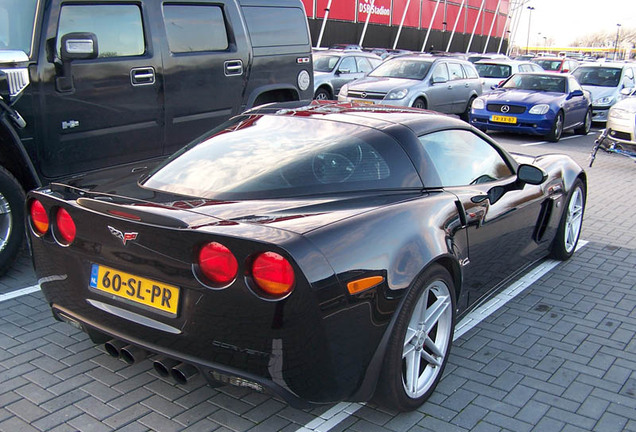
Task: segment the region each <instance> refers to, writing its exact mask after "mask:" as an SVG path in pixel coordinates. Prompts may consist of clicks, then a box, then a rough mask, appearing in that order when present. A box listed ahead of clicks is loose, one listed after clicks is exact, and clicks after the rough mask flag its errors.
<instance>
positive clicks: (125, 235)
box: [108, 225, 138, 246]
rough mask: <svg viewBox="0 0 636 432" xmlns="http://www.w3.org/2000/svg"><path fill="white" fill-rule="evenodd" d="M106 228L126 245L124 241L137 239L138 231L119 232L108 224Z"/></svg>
mask: <svg viewBox="0 0 636 432" xmlns="http://www.w3.org/2000/svg"><path fill="white" fill-rule="evenodd" d="M108 230H109V231H110V233H111V234H112V235H114V236H115V237H117V238H118V239H119V240H121V242H122V243H123V244H124V246H126V242H127V241H130V240H136V239H137V235H138V233H136V232H129V233H124V232H121V231H119V230H118V229H117V228H113V227H112V226H110V225H108Z"/></svg>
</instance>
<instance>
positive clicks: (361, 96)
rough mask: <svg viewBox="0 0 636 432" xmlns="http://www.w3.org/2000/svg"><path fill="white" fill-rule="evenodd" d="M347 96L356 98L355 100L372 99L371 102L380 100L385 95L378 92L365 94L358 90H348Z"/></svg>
mask: <svg viewBox="0 0 636 432" xmlns="http://www.w3.org/2000/svg"><path fill="white" fill-rule="evenodd" d="M347 96H349V97H352V98H356V99H372V100H382V99H384V96H386V93H378V92H365V91H360V90H349V92H348V93H347Z"/></svg>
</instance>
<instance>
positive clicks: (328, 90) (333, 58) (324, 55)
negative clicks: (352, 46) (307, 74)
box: [313, 50, 382, 100]
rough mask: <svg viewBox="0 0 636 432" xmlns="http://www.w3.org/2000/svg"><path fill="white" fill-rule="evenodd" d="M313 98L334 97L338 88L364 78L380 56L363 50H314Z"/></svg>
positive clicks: (376, 63)
mask: <svg viewBox="0 0 636 432" xmlns="http://www.w3.org/2000/svg"><path fill="white" fill-rule="evenodd" d="M313 56H314V99H318V100H327V99H335V96H336V95H337V94H338V92H339V91H340V88H341V87H342V86H343V85H345V84H347V83H349V82H351V81H353V80H356V79H360V78H364V77H365V75H366V74H368V73H369V72H371V71H372V70H373V69H375V68H376V67H377V66H378V65H379V64H380V63H382V58H381V57H379V56H377V55H375V54H372V53H367V52H363V51H354V50H328V51H318V52H314V54H313Z"/></svg>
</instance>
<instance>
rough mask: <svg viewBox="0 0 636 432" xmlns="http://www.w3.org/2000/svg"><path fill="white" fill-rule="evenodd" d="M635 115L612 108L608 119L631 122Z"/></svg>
mask: <svg viewBox="0 0 636 432" xmlns="http://www.w3.org/2000/svg"><path fill="white" fill-rule="evenodd" d="M634 115H636V113H634V112H632V111H628V110H625V109H621V108H612V109H611V110H610V112H609V117H610V118H612V119H614V120H631V119H633V118H634Z"/></svg>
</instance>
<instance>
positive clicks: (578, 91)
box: [568, 90, 583, 99]
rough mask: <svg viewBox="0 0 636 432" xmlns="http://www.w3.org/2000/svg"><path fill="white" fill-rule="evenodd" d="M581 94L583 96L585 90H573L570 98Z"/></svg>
mask: <svg viewBox="0 0 636 432" xmlns="http://www.w3.org/2000/svg"><path fill="white" fill-rule="evenodd" d="M581 96H583V90H572V91H571V92H570V94H569V96H568V99H569V98H573V97H581Z"/></svg>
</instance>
